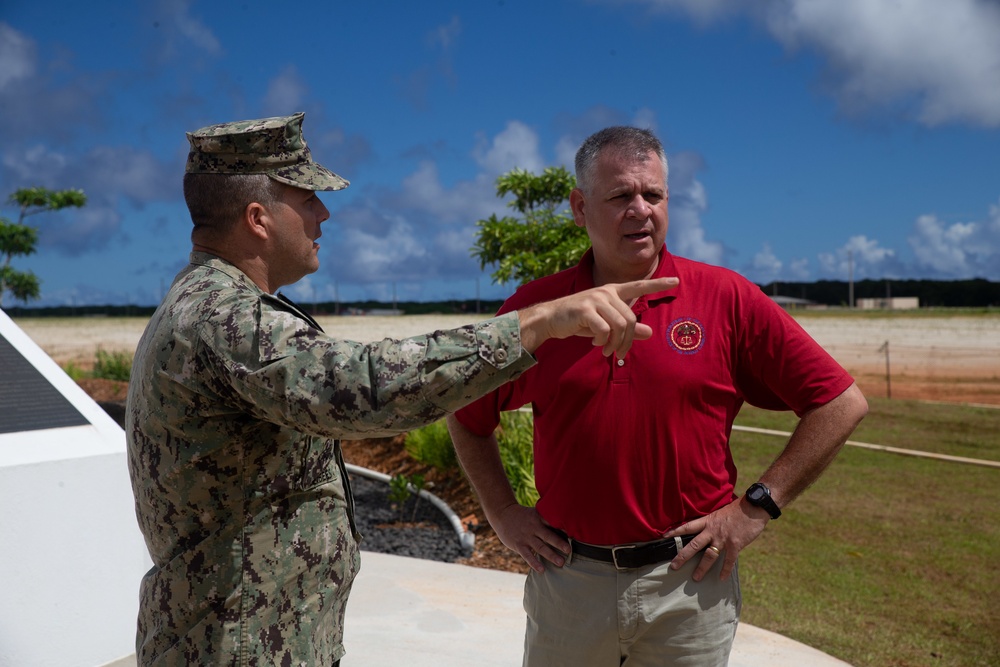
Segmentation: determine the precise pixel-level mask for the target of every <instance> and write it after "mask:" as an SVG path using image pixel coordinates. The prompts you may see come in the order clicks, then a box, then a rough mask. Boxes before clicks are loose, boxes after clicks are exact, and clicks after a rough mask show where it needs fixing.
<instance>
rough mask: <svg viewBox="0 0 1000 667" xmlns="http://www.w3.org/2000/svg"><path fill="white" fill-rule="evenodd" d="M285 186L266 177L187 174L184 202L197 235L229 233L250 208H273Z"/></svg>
mask: <svg viewBox="0 0 1000 667" xmlns="http://www.w3.org/2000/svg"><path fill="white" fill-rule="evenodd" d="M286 187H291V186H287V185H283V184H281V183H279V182H278V181H276V180H274V179H272V178H271V177H269V176H268V175H267V174H184V201H185V202H186V203H187V207H188V212H189V213H190V214H191V222H193V223H194V229H193V230H192V232H191V233H192V234H194V233H195V232H202V231H203V232H212V233H216V234H225V233H227V232H228V231H229V230H230V229H231V228H232V227H233V225H234V224H236V221H237V220H239V218H240V216H241V215H243V212H244V211H246V209H247V206H249V205H250V204H251V203H253V202H257V203H258V204H261V205H263V206H273V205H274V204H276V203H277V202H279V201H281V197H282V191H283V189H284V188H286Z"/></svg>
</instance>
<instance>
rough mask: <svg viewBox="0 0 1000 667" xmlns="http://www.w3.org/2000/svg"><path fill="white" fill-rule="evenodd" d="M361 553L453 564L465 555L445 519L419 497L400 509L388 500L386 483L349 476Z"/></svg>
mask: <svg viewBox="0 0 1000 667" xmlns="http://www.w3.org/2000/svg"><path fill="white" fill-rule="evenodd" d="M351 489H352V490H353V491H354V502H355V506H356V509H357V511H356V513H355V515H356V520H357V523H358V531H359V532H360V533H361V534H362V535H363V536H364V539H362V541H361V549H362V551H374V552H377V553H383V554H395V555H397V556H410V557H412V558H423V559H425V560H437V561H442V562H445V563H453V562H455V561H457V560H459V559H461V558H464V557H466V556H468V555H469V554H467V553H466V552H465V551H464V549H463V548H462V545H461V544H460V543H459V541H458V535H457V534H456V533H455V529H454V527H453V526H452V525H451V522H450V521H449V520H448V518H447V517H446V516H445V515H444V514H443V513H442V512H441V510H439V509H438V508H437V507H435V506H434V505H433V504H431V503H430V502H429V501H428V500H427V499H425V498H421V499H420V501H419V502H418V503H416V511H415V512H414V498H413V497H411V498H410V499H409V500H408V501H407V502H406V504H404V505H403V507H401V508H400V507H396V506H394V505H393V504H392V503H391V502H390V501H389V485H388V484H386V483H385V482H380V481H377V480H372V479H368V478H367V477H360V476H358V475H351Z"/></svg>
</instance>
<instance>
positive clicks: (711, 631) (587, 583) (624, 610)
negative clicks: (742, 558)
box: [524, 556, 742, 667]
mask: <svg viewBox="0 0 1000 667" xmlns="http://www.w3.org/2000/svg"><path fill="white" fill-rule="evenodd" d="M698 559H699V558H698V557H695V558H693V559H691V560H690V561H688V563H686V564H685V566H684V567H683V568H681V569H680V570H677V571H674V570H671V569H670V566H669V563H661V564H657V565H649V566H646V567H643V568H638V569H631V570H617V569H616V568H615V566H614V565H612V564H609V563H602V562H599V561H595V560H590V559H588V558H582V557H579V556H572V557H571V558H570V559H569V562H567V564H566V565H564V566H563V567H561V568H560V567H555V566H554V565H551V564H548V563H547V564H546V565H547V567H546V569H545V572H543V573H541V574H539V573H537V572H534V571H532V572H531V573H530V574H529V575H528V578H527V581H526V582H525V586H524V610H525V612H526V613H527V615H528V624H527V630H526V632H525V641H524V667H558V666H560V665H566V666H567V667H619V666H623V667H652V666H654V665H656V666H661V665H677V666H683V667H713V666H719V667H724V666H725V665H726V664H727V663H728V662H729V652H730V650H731V649H732V646H733V639H734V637H735V635H736V626H737V624H738V623H739V617H740V608H741V606H742V598H741V597H740V584H739V575H738V572H737V569H736V568H734V569H733V573H732V575H730V577H729V579H728V580H727V581H720V580H719V570H720V569H721V564H722V559H721V558H719V559H717V560H718V562H717V563H716V564H715V565H714V566H713V567H712V569H711V570H710V571H709V572H708V574H706V575H705V577H704V578H703V579H702V580H701V581H700V582H695V581H694V580H693V579H692V578H691V575H692V573H693V572H694V569H695V567H696V565H697V562H698Z"/></svg>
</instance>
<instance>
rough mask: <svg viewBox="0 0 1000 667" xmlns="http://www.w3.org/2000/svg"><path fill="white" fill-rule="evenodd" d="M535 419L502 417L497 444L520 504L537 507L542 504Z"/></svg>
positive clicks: (519, 415) (513, 414)
mask: <svg viewBox="0 0 1000 667" xmlns="http://www.w3.org/2000/svg"><path fill="white" fill-rule="evenodd" d="M534 441H535V436H534V419H533V418H532V416H531V413H530V412H521V411H517V412H505V413H503V414H502V415H501V416H500V428H499V429H498V430H497V442H499V444H500V460H501V461H503V468H504V471H505V472H506V473H507V479H509V480H510V485H511V487H513V489H514V497H515V498H517V502H518V503H520V504H521V505H525V506H527V507H534V506H535V503H537V502H538V489H537V488H536V487H535V450H534Z"/></svg>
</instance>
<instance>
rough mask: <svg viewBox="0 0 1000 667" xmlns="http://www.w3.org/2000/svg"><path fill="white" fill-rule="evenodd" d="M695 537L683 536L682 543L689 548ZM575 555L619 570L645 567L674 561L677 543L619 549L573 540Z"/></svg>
mask: <svg viewBox="0 0 1000 667" xmlns="http://www.w3.org/2000/svg"><path fill="white" fill-rule="evenodd" d="M694 538H695V536H694V535H682V536H681V543H682V544H683V545H684V546H687V545H688V543H690V542H691V540H693V539H694ZM572 543H573V554H574V555H577V556H583V557H584V558H592V559H593V560H599V561H603V562H605V563H614V566H615V567H616V568H618V569H619V570H628V569H634V568H637V567H645V566H646V565H653V564H654V563H663V562H665V561H668V560H673V559H674V557H675V556H677V542H676V541H675V540H673V539H669V540H660V541H659V542H648V543H646V544H622V545H620V546H617V547H598V546H594V545H593V544H585V543H583V542H577V541H576V540H572Z"/></svg>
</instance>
